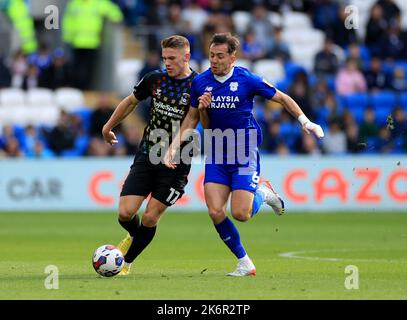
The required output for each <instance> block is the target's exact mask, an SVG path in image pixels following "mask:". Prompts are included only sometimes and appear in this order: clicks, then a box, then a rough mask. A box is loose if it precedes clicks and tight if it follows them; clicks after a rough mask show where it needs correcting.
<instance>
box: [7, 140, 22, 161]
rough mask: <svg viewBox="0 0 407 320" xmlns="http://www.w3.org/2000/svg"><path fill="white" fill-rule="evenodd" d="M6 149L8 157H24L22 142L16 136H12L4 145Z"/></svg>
mask: <svg viewBox="0 0 407 320" xmlns="http://www.w3.org/2000/svg"><path fill="white" fill-rule="evenodd" d="M4 151H5V154H6V157H11V158H21V157H24V153H23V151H22V150H21V148H20V142H19V141H18V139H17V138H15V137H11V138H10V139H7V141H6V144H5V146H4Z"/></svg>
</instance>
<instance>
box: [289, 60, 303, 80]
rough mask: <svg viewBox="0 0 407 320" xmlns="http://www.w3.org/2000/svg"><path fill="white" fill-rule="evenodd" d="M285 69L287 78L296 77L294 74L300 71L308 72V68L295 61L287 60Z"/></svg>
mask: <svg viewBox="0 0 407 320" xmlns="http://www.w3.org/2000/svg"><path fill="white" fill-rule="evenodd" d="M284 71H285V75H286V77H287V79H290V80H292V79H294V76H295V75H296V74H297V73H298V72H306V70H305V69H304V67H303V66H301V65H299V64H297V63H294V62H286V63H285V64H284Z"/></svg>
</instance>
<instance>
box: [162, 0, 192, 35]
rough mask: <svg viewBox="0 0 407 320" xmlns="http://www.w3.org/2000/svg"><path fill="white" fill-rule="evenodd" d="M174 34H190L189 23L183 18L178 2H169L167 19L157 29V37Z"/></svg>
mask: <svg viewBox="0 0 407 320" xmlns="http://www.w3.org/2000/svg"><path fill="white" fill-rule="evenodd" d="M174 34H179V35H183V36H185V37H187V38H190V37H191V36H192V31H191V26H190V23H189V22H188V20H185V19H184V18H183V16H182V8H181V5H180V4H178V3H171V4H170V6H169V8H168V15H167V19H166V20H165V21H164V22H163V23H162V24H161V27H160V29H159V30H158V31H157V36H158V38H159V39H164V38H167V37H169V36H171V35H174Z"/></svg>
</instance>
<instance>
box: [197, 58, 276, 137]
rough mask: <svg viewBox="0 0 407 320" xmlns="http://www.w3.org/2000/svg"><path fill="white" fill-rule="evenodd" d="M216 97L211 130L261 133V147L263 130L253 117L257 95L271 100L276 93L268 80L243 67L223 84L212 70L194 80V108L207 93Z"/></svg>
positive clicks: (209, 110) (213, 98)
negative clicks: (253, 130)
mask: <svg viewBox="0 0 407 320" xmlns="http://www.w3.org/2000/svg"><path fill="white" fill-rule="evenodd" d="M208 91H210V92H211V93H212V103H211V106H210V108H208V115H209V119H210V128H211V129H213V130H214V129H221V130H222V131H224V130H226V129H232V130H234V131H235V132H237V130H238V129H244V130H245V131H246V132H247V133H246V134H248V132H249V130H250V129H255V130H257V143H258V145H259V144H260V143H261V129H260V126H259V125H258V123H257V121H256V120H255V118H254V116H253V112H252V111H253V100H254V97H255V96H256V95H259V96H262V97H264V98H266V99H268V100H269V99H271V98H272V97H273V96H274V95H275V93H276V89H275V88H274V87H273V86H272V85H271V84H269V83H268V82H267V81H266V80H264V79H263V78H261V77H259V76H258V75H255V74H253V73H251V72H250V71H249V70H247V69H246V68H243V67H237V66H236V67H234V70H233V74H232V76H231V77H230V78H229V79H227V80H226V81H224V82H223V83H222V82H220V81H218V80H217V79H216V78H215V77H214V75H213V73H212V71H211V69H208V70H206V71H205V72H203V73H201V74H199V75H198V76H196V77H195V78H194V80H193V81H192V85H191V97H190V98H191V99H190V101H191V107H193V108H197V107H198V104H199V102H198V98H199V97H200V96H201V95H202V94H203V93H205V92H208Z"/></svg>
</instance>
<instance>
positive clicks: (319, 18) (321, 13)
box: [312, 0, 339, 32]
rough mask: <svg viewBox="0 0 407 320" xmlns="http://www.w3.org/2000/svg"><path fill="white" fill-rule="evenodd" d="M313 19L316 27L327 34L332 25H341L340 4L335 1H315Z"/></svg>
mask: <svg viewBox="0 0 407 320" xmlns="http://www.w3.org/2000/svg"><path fill="white" fill-rule="evenodd" d="M312 17H313V23H314V27H315V28H317V29H321V30H323V31H325V32H326V31H327V30H328V28H329V27H330V25H331V24H332V23H339V17H338V3H336V2H334V1H333V0H320V1H315V3H314V4H313V6H312Z"/></svg>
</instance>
